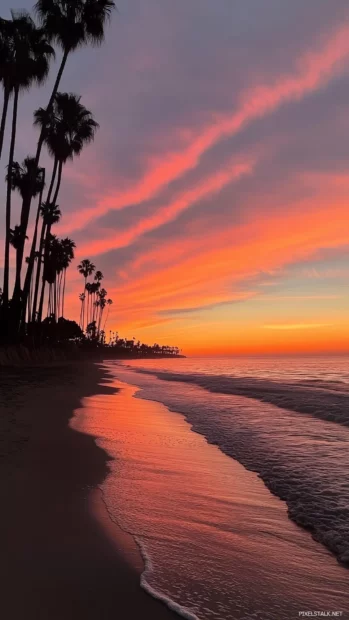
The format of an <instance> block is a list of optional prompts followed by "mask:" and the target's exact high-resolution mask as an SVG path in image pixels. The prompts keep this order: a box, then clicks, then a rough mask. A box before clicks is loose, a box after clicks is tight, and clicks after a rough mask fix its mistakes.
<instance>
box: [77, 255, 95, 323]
mask: <svg viewBox="0 0 349 620" xmlns="http://www.w3.org/2000/svg"><path fill="white" fill-rule="evenodd" d="M77 269H78V272H79V273H80V274H81V275H82V276H83V277H84V290H83V293H82V295H83V300H82V312H81V314H82V317H81V318H82V323H81V324H82V329H84V325H85V298H86V296H85V290H86V284H87V278H88V277H89V276H91V275H92V274H93V272H94V271H95V270H96V267H95V265H94V264H93V263H91V261H90V260H88V258H85V260H82V261H81V263H80V264H79V265H78V268H77Z"/></svg>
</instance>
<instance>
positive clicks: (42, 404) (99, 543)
mask: <svg viewBox="0 0 349 620" xmlns="http://www.w3.org/2000/svg"><path fill="white" fill-rule="evenodd" d="M106 378H107V377H106V374H105V372H104V371H103V370H102V369H101V368H98V367H97V364H95V363H93V362H92V361H91V362H78V363H69V362H68V363H66V364H64V365H59V366H53V365H52V366H49V367H42V369H41V372H40V373H38V368H37V367H36V368H34V369H31V368H21V369H20V370H19V369H17V370H16V369H7V370H5V371H3V372H2V375H1V379H0V399H1V400H0V416H1V417H0V426H1V428H0V430H1V437H2V438H3V439H2V440H1V443H0V468H1V472H2V474H1V478H2V483H3V484H2V490H3V497H5V498H6V501H5V502H4V505H3V507H2V510H1V512H0V531H1V534H0V537H1V542H0V545H1V556H0V578H1V584H2V596H1V599H0V615H1V617H3V618H6V620H20V619H21V620H22V618H26V619H28V620H31V619H33V620H34V619H35V620H40V619H42V620H47V618H50V620H62V618H64V620H78V619H79V618H84V620H85V619H87V620H88V619H89V618H91V620H92V618H93V619H94V620H95V618H98V619H101V620H109V619H112V618H114V617H118V616H120V615H121V617H129V618H135V619H138V618H142V617H144V618H148V617H149V618H152V619H154V620H167V619H168V620H169V619H170V618H172V619H173V618H176V617H178V616H177V615H176V614H175V613H172V612H171V611H170V610H169V609H168V608H167V607H166V606H165V605H164V604H162V603H161V602H160V601H157V600H156V599H153V598H152V597H151V596H150V595H148V594H147V593H146V592H145V591H144V590H143V589H142V588H141V586H140V576H141V573H142V571H143V567H144V564H143V560H142V558H141V555H140V553H139V550H138V547H137V544H136V542H135V541H134V540H133V538H132V537H131V536H130V535H128V534H126V533H125V532H123V531H122V530H121V529H120V528H119V527H118V526H117V525H116V524H115V523H114V522H112V521H111V519H110V517H109V515H108V513H107V510H106V507H105V505H104V502H103V500H102V497H101V491H100V490H98V486H99V485H100V484H101V483H102V482H103V480H104V479H105V477H106V476H107V474H108V471H109V467H108V461H110V460H111V459H110V457H109V456H108V455H107V453H106V452H105V451H104V450H103V449H102V448H100V447H98V446H97V444H96V442H95V438H94V437H92V436H89V435H86V434H83V433H80V432H78V431H76V430H74V429H73V428H71V427H70V425H69V421H70V419H71V418H72V416H73V414H74V410H75V409H77V408H79V407H80V406H81V399H82V398H84V397H87V396H92V395H94V394H103V392H104V393H110V391H112V392H115V390H114V389H113V388H109V387H107V386H105V385H103V386H101V385H99V383H100V381H101V380H105V379H106Z"/></svg>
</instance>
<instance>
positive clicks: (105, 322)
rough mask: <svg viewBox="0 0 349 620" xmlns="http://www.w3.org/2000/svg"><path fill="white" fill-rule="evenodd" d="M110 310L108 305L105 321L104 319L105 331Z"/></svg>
mask: <svg viewBox="0 0 349 620" xmlns="http://www.w3.org/2000/svg"><path fill="white" fill-rule="evenodd" d="M109 310H110V306H108V310H107V316H106V317H105V321H104V327H103V331H104V332H105V328H106V325H107V321H108V317H109Z"/></svg>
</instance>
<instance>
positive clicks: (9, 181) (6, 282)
mask: <svg viewBox="0 0 349 620" xmlns="http://www.w3.org/2000/svg"><path fill="white" fill-rule="evenodd" d="M18 95H19V88H18V87H17V88H16V89H15V92H14V98H13V114H12V131H11V144H10V153H9V160H8V173H7V192H6V229H5V261H4V286H3V309H4V314H5V317H7V314H8V291H9V275H10V228H11V191H12V167H13V157H14V152H15V144H16V129H17V113H18Z"/></svg>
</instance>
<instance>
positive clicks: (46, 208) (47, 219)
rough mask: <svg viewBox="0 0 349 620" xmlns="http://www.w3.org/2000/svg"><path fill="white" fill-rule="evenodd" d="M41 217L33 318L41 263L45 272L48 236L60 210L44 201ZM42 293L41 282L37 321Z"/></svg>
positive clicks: (40, 309) (59, 214) (40, 308)
mask: <svg viewBox="0 0 349 620" xmlns="http://www.w3.org/2000/svg"><path fill="white" fill-rule="evenodd" d="M42 217H43V222H42V229H41V237H40V247H39V261H38V268H37V272H36V282H35V293H34V302H33V312H32V316H33V318H35V316H36V306H37V300H38V294H39V285H40V272H41V263H43V267H44V273H45V259H46V261H47V260H48V253H49V247H50V246H49V243H50V238H51V237H52V235H51V228H52V226H53V225H54V224H58V222H59V220H60V219H61V212H60V210H59V208H58V205H56V204H54V203H50V204H45V203H44V204H43V205H42ZM43 280H44V282H46V280H45V279H44V275H43ZM44 295H45V286H44V283H43V286H42V288H41V296H40V304H39V311H38V321H39V322H41V317H42V310H43V306H44Z"/></svg>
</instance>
